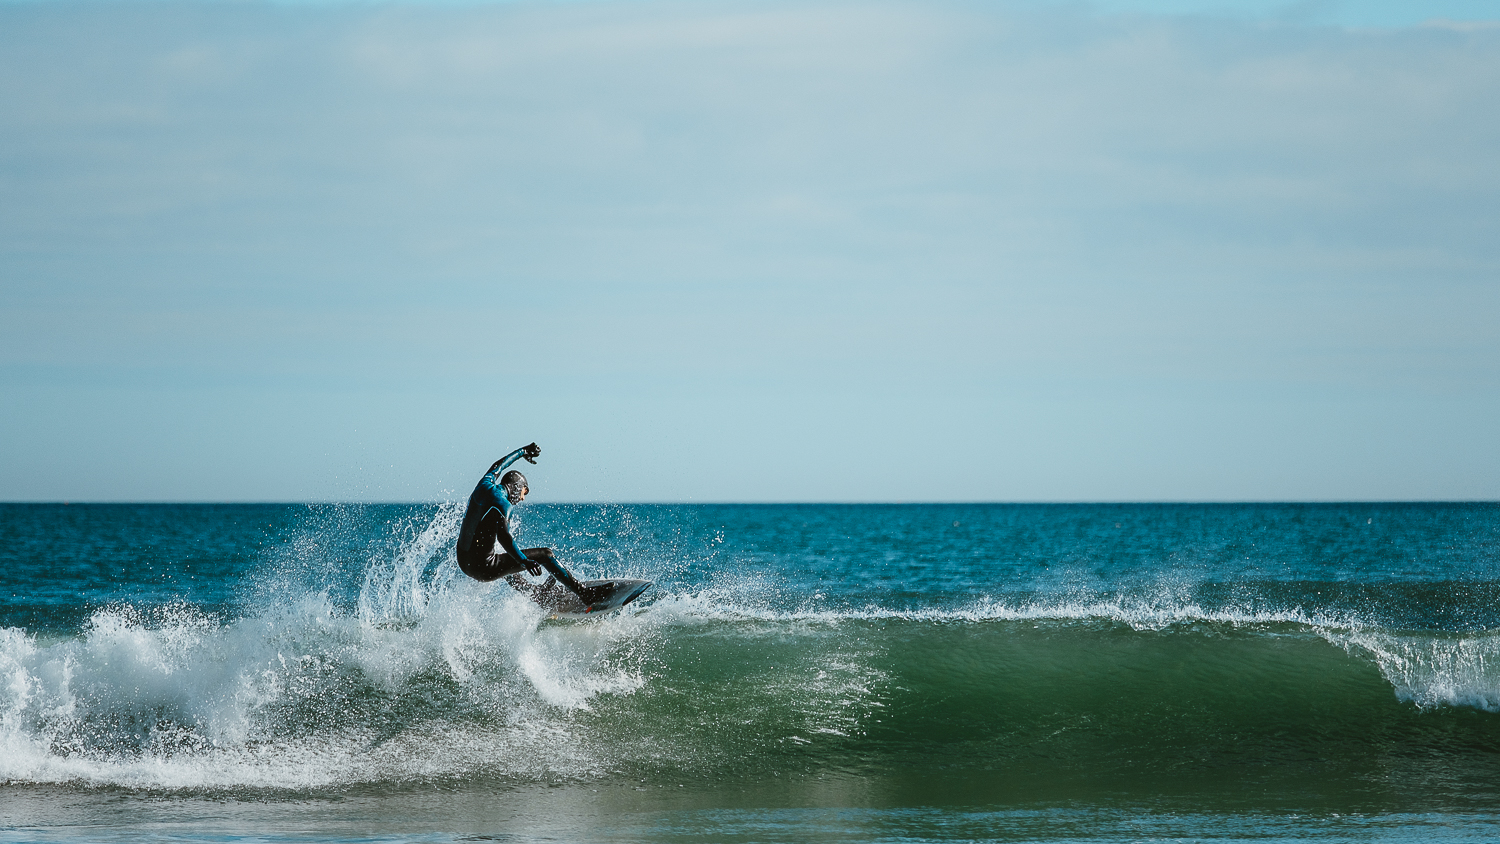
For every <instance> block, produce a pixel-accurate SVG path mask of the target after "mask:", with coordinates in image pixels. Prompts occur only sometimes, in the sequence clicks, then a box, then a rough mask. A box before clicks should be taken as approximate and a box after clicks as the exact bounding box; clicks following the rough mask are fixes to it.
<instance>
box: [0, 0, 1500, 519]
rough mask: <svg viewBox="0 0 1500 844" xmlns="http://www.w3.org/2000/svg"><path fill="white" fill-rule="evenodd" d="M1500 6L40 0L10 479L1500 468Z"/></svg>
mask: <svg viewBox="0 0 1500 844" xmlns="http://www.w3.org/2000/svg"><path fill="white" fill-rule="evenodd" d="M1495 7H1496V4H1494V3H1479V2H1467V3H1464V2H1454V3H1431V4H1411V3H1406V4H1394V3H1361V4H1353V3H1343V4H1339V3H1300V4H1287V3H1251V2H1243V3H1228V2H1226V3H1186V2H1184V3H1124V2H1119V3H1116V2H1099V3H1093V4H1052V3H1042V2H1027V3H1013V4H1004V3H983V4H981V3H941V2H939V3H931V2H929V3H901V2H892V3H847V2H801V3H655V2H571V3H548V4H529V3H506V4H460V5H452V4H448V5H437V4H413V5H401V4H396V5H365V4H351V5H344V4H337V3H317V4H239V3H234V4H231V3H222V4H217V3H196V4H194V3H188V4H181V3H179V4H150V3H130V2H125V3H113V4H73V3H67V2H44V3H24V2H23V3H15V2H11V3H6V4H0V195H4V196H5V197H6V200H5V201H4V202H3V203H0V392H3V394H4V396H5V400H4V402H3V404H0V499H5V500H307V499H317V500H329V499H340V500H365V499H375V500H432V499H438V498H456V497H460V496H462V495H464V494H466V493H467V491H468V489H469V488H470V487H472V485H473V483H474V481H475V480H477V476H478V474H479V473H481V472H482V471H483V469H484V468H485V467H487V466H488V464H489V463H490V461H492V460H493V459H495V458H496V457H498V456H500V455H501V454H503V453H504V452H506V451H508V450H510V449H511V448H514V447H516V446H519V445H522V444H524V443H527V442H530V441H533V440H535V441H537V442H539V443H541V444H542V446H543V449H544V455H543V459H542V462H541V465H540V466H538V467H536V468H535V469H534V470H532V471H531V472H530V474H531V475H532V476H533V488H534V492H536V494H537V495H536V497H537V498H538V500H630V501H642V500H645V501H700V500H714V501H753V500H760V501H764V500H773V501H774V500H798V501H808V500H838V501H865V500H875V501H889V500H908V501H911V500H999V501H1031V500H1247V499H1255V500H1266V499H1274V500H1328V499H1340V500H1347V499H1411V498H1417V499H1474V498H1482V499H1495V498H1500V445H1497V438H1496V436H1495V432H1496V431H1497V430H1500V331H1497V329H1496V328H1495V326H1496V325H1497V324H1500V275H1497V272H1500V246H1497V242H1500V238H1497V237H1496V236H1495V232H1496V231H1497V230H1500V156H1497V154H1496V153H1497V151H1500V146H1497V145H1500V117H1497V115H1496V112H1497V109H1495V108H1494V104H1495V103H1496V102H1500V28H1497V27H1496V26H1494V25H1492V24H1491V23H1489V22H1488V21H1490V20H1491V19H1496V18H1500V14H1496V13H1494V10H1495Z"/></svg>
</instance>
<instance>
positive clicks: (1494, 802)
mask: <svg viewBox="0 0 1500 844" xmlns="http://www.w3.org/2000/svg"><path fill="white" fill-rule="evenodd" d="M518 512H519V513H520V514H521V515H520V518H519V520H518V525H517V532H518V534H519V535H520V538H521V540H522V543H523V544H527V545H550V546H552V547H554V548H555V549H556V550H557V552H558V555H559V557H560V558H561V559H562V560H563V561H564V562H565V563H567V564H569V565H570V566H572V567H573V568H574V569H575V570H576V571H577V572H578V573H579V574H580V575H583V576H587V577H607V576H632V577H644V578H650V579H653V580H655V581H656V585H655V586H653V587H652V589H651V590H650V591H649V592H647V593H646V595H645V596H644V597H643V598H642V600H641V601H640V602H639V603H637V604H635V605H632V606H630V607H628V608H627V609H626V610H625V611H623V612H621V613H618V614H615V615H611V616H607V617H603V618H597V619H589V620H585V621H558V620H549V619H547V618H546V617H545V616H544V614H543V612H542V611H541V610H540V609H539V608H538V607H536V606H535V605H533V604H531V603H530V602H529V601H527V600H526V599H525V598H523V597H522V596H520V595H518V594H516V593H515V592H513V591H512V590H511V589H509V588H508V587H506V586H505V585H504V584H498V585H484V584H479V583H475V582H472V581H470V580H468V579H467V578H465V577H463V576H462V575H461V574H460V573H458V571H457V569H456V567H455V564H454V561H453V552H452V545H453V542H454V537H455V535H456V532H457V528H458V521H459V518H460V516H461V505H460V504H455V503H449V504H434V505H420V506H419V505H156V504H151V505H104V504H86V505H78V504H73V505H62V504H45V505H43V504H6V505H0V584H3V588H0V842H19V841H27V842H32V841H39V842H85V841H87V842H112V841H132V842H139V841H147V842H152V841H157V842H169V841H170V842H178V841H270V842H292V841H351V842H354V841H361V842H363V841H419V842H453V841H508V842H532V841H600V842H855V841H860V842H865V841H881V842H927V841H932V842H939V841H941V842H948V841H1062V842H1069V841H1079V842H1081V841H1122V842H1123V841H1208V840H1211V841H1217V842H1227V841H1246V842H1250V841H1253V842H1276V841H1308V840H1312V841H1324V842H1332V841H1349V842H1356V841H1357V842H1372V841H1378V842H1407V841H1410V842H1419V841H1420V842H1430V841H1443V842H1451V841H1466V842H1467V841H1473V842H1481V841H1484V842H1494V841H1500V505H1496V504H1225V505H1165V504H1164V505H1144V504H1142V505H1125V504H1121V505H1004V504H972V505H958V504H954V505H948V504H944V505H889V506H884V505H793V504H787V505H764V506H762V505H694V506H679V505H660V506H644V505H629V506H626V505H597V506H596V505H553V506H548V505H537V504H527V505H524V506H523V507H521V508H520V509H519V511H518Z"/></svg>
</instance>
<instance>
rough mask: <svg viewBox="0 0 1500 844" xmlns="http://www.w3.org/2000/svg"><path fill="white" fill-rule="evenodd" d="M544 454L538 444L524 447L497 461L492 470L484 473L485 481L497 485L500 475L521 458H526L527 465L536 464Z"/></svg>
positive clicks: (491, 467)
mask: <svg viewBox="0 0 1500 844" xmlns="http://www.w3.org/2000/svg"><path fill="white" fill-rule="evenodd" d="M541 454H542V449H541V447H540V446H538V445H537V444H536V443H532V444H531V445H523V446H521V447H520V448H518V449H516V450H515V451H512V452H511V453H510V454H507V455H505V456H504V457H502V458H500V459H499V460H496V461H495V462H494V464H492V465H491V466H490V470H489V471H488V472H485V473H484V477H485V480H487V481H490V482H491V483H495V482H496V481H498V479H499V473H500V472H503V471H505V470H506V469H507V468H509V467H510V465H511V464H512V463H514V462H516V461H517V460H520V459H521V458H523V457H524V458H526V462H527V463H533V464H534V463H536V459H537V458H538V457H540V456H541Z"/></svg>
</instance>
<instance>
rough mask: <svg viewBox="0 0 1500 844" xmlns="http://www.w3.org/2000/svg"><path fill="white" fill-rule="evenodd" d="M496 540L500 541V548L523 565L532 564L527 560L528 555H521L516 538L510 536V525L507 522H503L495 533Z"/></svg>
mask: <svg viewBox="0 0 1500 844" xmlns="http://www.w3.org/2000/svg"><path fill="white" fill-rule="evenodd" d="M495 538H496V539H498V540H500V547H501V548H504V549H505V553H507V554H509V555H511V556H512V557H515V558H516V559H518V560H520V561H521V562H523V563H526V562H530V560H528V559H527V558H526V555H525V554H523V553H521V549H520V548H519V547H517V546H516V538H515V537H514V536H511V535H510V525H509V524H506V522H505V520H501V522H500V529H499V530H497V531H495Z"/></svg>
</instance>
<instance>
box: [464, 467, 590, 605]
mask: <svg viewBox="0 0 1500 844" xmlns="http://www.w3.org/2000/svg"><path fill="white" fill-rule="evenodd" d="M541 453H542V450H541V449H540V448H539V447H537V444H536V443H532V444H531V445H527V446H522V447H521V448H518V449H516V450H515V451H512V452H511V453H510V454H507V455H505V456H504V457H502V458H500V459H499V460H496V461H495V463H494V465H492V466H490V470H489V471H488V472H485V473H484V477H482V478H480V479H479V485H478V486H476V487H474V492H473V493H472V494H471V495H470V496H469V509H468V510H466V511H465V512H464V522H463V526H462V527H460V528H459V529H458V567H459V568H460V569H463V573H464V574H467V575H468V576H469V577H472V578H474V579H475V580H478V581H480V582H481V583H489V582H490V581H492V580H498V579H499V578H502V577H505V578H506V581H507V582H508V583H510V585H511V586H513V587H515V588H516V589H518V590H520V591H522V592H532V593H534V592H537V591H541V590H546V589H549V588H550V587H551V586H552V583H551V582H548V583H547V584H546V585H545V586H542V587H541V590H538V589H537V588H536V587H533V586H532V585H531V584H530V583H527V582H526V581H525V580H523V579H521V578H519V577H507V575H515V574H517V573H519V572H520V571H521V569H523V568H524V569H526V571H528V572H530V573H531V574H533V575H540V574H541V573H542V569H544V568H545V569H546V570H547V571H548V572H550V573H551V574H552V577H554V578H556V582H558V583H561V584H562V585H563V586H566V587H567V588H568V590H569V591H570V592H572V593H573V594H575V595H579V596H580V597H581V596H582V592H581V591H580V590H581V589H582V587H581V586H579V584H578V581H577V580H574V579H573V575H571V574H569V573H568V570H567V569H565V568H563V567H562V566H561V565H559V564H558V562H557V558H556V557H554V556H553V554H552V549H551V548H526V549H522V548H519V547H517V546H516V539H515V537H513V536H511V533H510V511H511V508H512V507H514V506H515V505H517V504H520V503H521V502H522V501H525V500H526V495H527V493H529V492H531V487H530V486H528V485H527V483H526V476H525V475H523V474H521V473H520V472H517V471H515V470H511V471H509V472H505V469H506V468H508V467H509V466H510V465H511V464H512V463H514V462H516V461H517V460H520V459H522V458H525V459H526V462H527V463H531V464H535V463H536V458H537V457H538V456H540V455H541ZM501 472H505V474H503V475H502V474H501ZM497 541H498V542H499V543H500V547H499V548H498V549H497V548H496V547H495V543H496V542H497Z"/></svg>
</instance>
